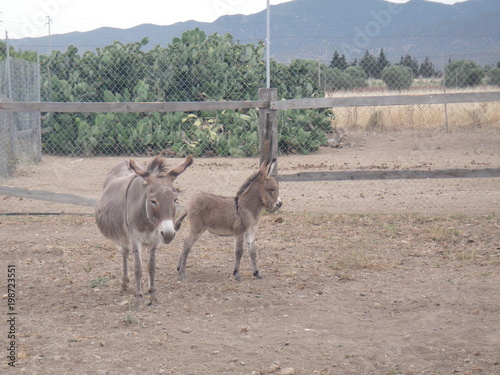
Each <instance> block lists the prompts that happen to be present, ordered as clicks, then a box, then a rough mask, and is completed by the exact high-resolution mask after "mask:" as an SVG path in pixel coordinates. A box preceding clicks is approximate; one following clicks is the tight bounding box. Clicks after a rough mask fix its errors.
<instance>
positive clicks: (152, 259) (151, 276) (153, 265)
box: [148, 248, 158, 304]
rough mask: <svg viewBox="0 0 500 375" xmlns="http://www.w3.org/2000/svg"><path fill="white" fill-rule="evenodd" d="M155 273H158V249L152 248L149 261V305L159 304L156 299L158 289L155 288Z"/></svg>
mask: <svg viewBox="0 0 500 375" xmlns="http://www.w3.org/2000/svg"><path fill="white" fill-rule="evenodd" d="M155 271H156V248H152V249H151V250H150V252H149V260H148V273H149V288H148V293H149V299H150V301H149V303H150V304H153V303H157V302H158V299H157V298H156V287H155Z"/></svg>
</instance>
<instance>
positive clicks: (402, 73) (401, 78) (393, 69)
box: [381, 65, 413, 90]
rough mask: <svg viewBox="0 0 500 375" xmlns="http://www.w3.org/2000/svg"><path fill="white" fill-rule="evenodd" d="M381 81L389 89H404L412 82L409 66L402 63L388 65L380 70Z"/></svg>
mask: <svg viewBox="0 0 500 375" xmlns="http://www.w3.org/2000/svg"><path fill="white" fill-rule="evenodd" d="M381 77H382V81H384V83H385V84H386V85H387V88H388V89H389V90H406V89H409V88H410V86H411V85H412V83H413V73H412V71H411V69H410V68H408V67H406V66H402V65H389V66H387V67H385V68H384V70H382V74H381Z"/></svg>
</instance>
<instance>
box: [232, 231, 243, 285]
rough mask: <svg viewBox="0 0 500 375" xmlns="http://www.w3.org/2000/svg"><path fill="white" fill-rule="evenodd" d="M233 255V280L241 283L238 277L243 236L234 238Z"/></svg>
mask: <svg viewBox="0 0 500 375" xmlns="http://www.w3.org/2000/svg"><path fill="white" fill-rule="evenodd" d="M234 253H235V255H236V259H235V261H234V271H233V275H234V278H235V279H236V280H238V281H241V276H240V262H241V257H242V256H243V235H238V236H236V237H235V238H234Z"/></svg>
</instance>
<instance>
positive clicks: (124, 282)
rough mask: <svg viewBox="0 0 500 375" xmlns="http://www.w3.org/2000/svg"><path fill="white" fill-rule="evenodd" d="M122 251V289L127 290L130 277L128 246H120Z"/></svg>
mask: <svg viewBox="0 0 500 375" xmlns="http://www.w3.org/2000/svg"><path fill="white" fill-rule="evenodd" d="M120 252H121V253H122V257H123V278H122V291H124V292H125V291H126V290H127V289H128V283H129V281H130V279H129V278H128V254H129V249H128V248H126V247H120Z"/></svg>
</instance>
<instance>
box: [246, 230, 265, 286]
mask: <svg viewBox="0 0 500 375" xmlns="http://www.w3.org/2000/svg"><path fill="white" fill-rule="evenodd" d="M245 242H246V244H247V246H248V253H249V254H250V259H251V260H252V271H253V275H254V276H255V277H256V278H257V279H262V275H261V274H260V272H259V269H258V268H257V250H256V249H255V230H254V229H253V228H252V229H250V230H249V231H248V232H247V233H246V234H245Z"/></svg>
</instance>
